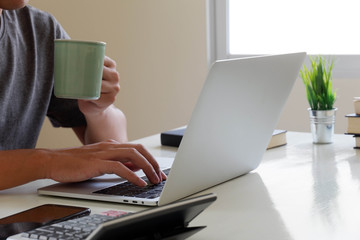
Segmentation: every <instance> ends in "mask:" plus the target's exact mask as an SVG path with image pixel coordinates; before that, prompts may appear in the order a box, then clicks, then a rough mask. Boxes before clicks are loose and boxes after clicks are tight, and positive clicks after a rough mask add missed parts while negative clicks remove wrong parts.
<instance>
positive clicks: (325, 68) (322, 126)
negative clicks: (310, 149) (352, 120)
mask: <svg viewBox="0 0 360 240" xmlns="http://www.w3.org/2000/svg"><path fill="white" fill-rule="evenodd" d="M310 62H311V69H308V68H307V67H306V66H305V65H304V67H303V69H301V70H300V77H301V78H302V80H303V82H304V85H305V88H306V96H307V100H308V102H309V105H310V108H309V109H308V111H309V115H310V122H311V132H312V136H313V141H314V143H331V142H332V136H333V135H334V125H335V112H336V110H337V108H334V103H335V100H336V92H335V91H334V90H333V85H332V82H333V81H332V70H333V66H334V60H333V59H332V60H331V61H326V60H325V58H324V57H322V56H316V57H315V58H311V57H310Z"/></svg>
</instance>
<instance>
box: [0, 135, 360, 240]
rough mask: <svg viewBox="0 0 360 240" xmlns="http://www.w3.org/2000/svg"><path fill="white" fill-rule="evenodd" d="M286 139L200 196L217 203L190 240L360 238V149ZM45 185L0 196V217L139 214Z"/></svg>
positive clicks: (345, 142)
mask: <svg viewBox="0 0 360 240" xmlns="http://www.w3.org/2000/svg"><path fill="white" fill-rule="evenodd" d="M287 140H288V144H287V145H286V146H283V147H279V148H275V149H270V150H267V151H266V153H265V155H264V158H263V161H262V163H261V164H260V166H259V167H258V168H257V169H256V170H254V171H253V172H252V173H249V174H247V175H245V176H242V177H239V178H236V179H234V180H231V181H228V182H226V183H223V184H221V185H218V186H216V187H213V188H211V189H208V190H206V191H204V192H202V193H208V192H214V193H216V194H217V195H218V200H217V201H216V202H215V203H214V204H213V205H211V206H210V207H209V208H208V209H207V210H206V211H205V212H203V213H202V214H201V215H200V216H198V217H197V218H196V219H195V220H194V221H193V223H192V225H206V226H207V228H206V229H204V230H202V231H200V232H199V233H197V234H195V235H194V236H193V237H192V238H191V239H261V240H263V239H276V240H280V239H286V240H288V239H298V240H304V239H317V240H320V239H326V240H330V239H347V240H349V239H359V236H360V227H359V224H360V150H355V149H353V146H354V145H355V141H354V139H353V137H351V136H347V135H336V136H335V141H334V143H332V144H323V145H320V144H313V143H312V139H311V135H310V134H309V133H294V132H288V133H287ZM137 142H140V143H142V144H144V145H145V146H146V147H148V149H149V150H150V152H152V153H153V155H154V156H161V157H173V156H174V155H175V153H176V148H172V147H163V146H161V145H160V138H159V135H154V136H151V137H147V138H143V139H140V140H139V141H137ZM50 183H52V181H51V180H39V181H35V182H32V183H29V184H26V185H24V186H20V187H17V188H13V189H10V190H5V191H0V218H1V217H5V216H7V215H10V214H12V213H14V212H18V211H22V210H25V209H27V208H30V207H34V206H37V205H41V204H45V203H59V204H68V205H78V206H86V207H89V208H91V209H92V212H93V213H97V212H101V211H105V210H109V209H116V210H127V211H129V210H130V211H138V210H141V209H144V207H135V206H129V205H123V204H113V203H105V202H96V201H85V200H75V199H66V198H57V197H45V196H38V195H37V194H36V189H37V188H38V187H42V186H45V185H48V184H50ZM231 189H232V190H231Z"/></svg>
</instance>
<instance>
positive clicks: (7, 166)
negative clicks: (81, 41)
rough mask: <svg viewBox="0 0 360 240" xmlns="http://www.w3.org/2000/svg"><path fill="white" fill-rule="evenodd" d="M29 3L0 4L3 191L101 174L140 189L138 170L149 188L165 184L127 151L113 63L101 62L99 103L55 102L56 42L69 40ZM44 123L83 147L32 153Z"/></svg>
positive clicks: (136, 148)
mask: <svg viewBox="0 0 360 240" xmlns="http://www.w3.org/2000/svg"><path fill="white" fill-rule="evenodd" d="M27 2H28V0H0V190H1V189H6V188H11V187H14V186H18V185H21V184H24V183H27V182H30V181H33V180H36V179H45V178H48V179H53V180H55V181H59V182H76V181H83V180H86V179H89V178H92V177H95V176H100V175H102V174H105V173H114V174H117V175H119V176H121V177H123V178H126V179H128V180H129V181H131V182H132V183H134V184H136V185H139V186H145V185H146V183H145V182H144V181H143V180H142V179H140V178H139V177H137V176H136V174H135V173H134V172H133V171H136V170H139V169H143V171H144V172H145V174H146V175H147V177H148V178H149V180H150V181H151V182H153V183H159V182H160V181H162V180H163V179H165V178H166V176H165V175H164V173H162V171H161V170H160V168H159V165H158V164H157V162H156V160H155V159H154V158H153V157H152V156H151V154H149V152H147V150H146V149H145V148H144V147H143V146H141V145H136V144H128V143H126V142H127V133H126V119H125V116H124V114H123V113H122V112H121V111H120V110H119V109H117V108H116V107H115V106H114V105H113V103H114V101H115V97H116V95H117V93H118V91H119V89H120V87H119V75H118V73H117V71H116V66H115V62H114V61H113V60H112V59H110V58H108V57H105V61H104V70H103V81H102V86H101V96H100V99H99V100H96V101H85V100H66V99H58V98H56V97H54V95H53V52H54V49H53V48H54V43H53V42H54V39H56V38H69V37H68V35H67V34H66V32H65V31H64V30H63V29H62V27H61V26H60V24H59V23H58V22H57V21H56V20H55V18H54V17H52V16H51V15H50V14H48V13H45V12H42V11H40V10H38V9H35V8H33V7H31V6H27V5H26V4H27ZM46 115H47V116H48V117H49V118H50V120H51V122H52V124H53V125H54V126H56V127H72V128H73V130H74V132H75V133H76V135H77V136H78V138H79V139H80V140H81V142H82V143H83V144H84V146H83V147H79V148H71V149H59V150H51V149H34V147H35V144H36V141H37V138H38V135H39V132H40V129H41V126H42V123H43V120H44V118H45V116H46ZM109 139H111V140H109Z"/></svg>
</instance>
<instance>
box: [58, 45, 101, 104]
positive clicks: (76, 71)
mask: <svg viewBox="0 0 360 240" xmlns="http://www.w3.org/2000/svg"><path fill="white" fill-rule="evenodd" d="M105 45H106V44H105V43H104V42H92V41H80V40H70V39H56V40H55V55H54V61H55V62H54V78H55V85H54V93H55V96H56V97H59V98H70V99H98V98H99V97H100V91H101V80H102V72H103V66H104V57H105Z"/></svg>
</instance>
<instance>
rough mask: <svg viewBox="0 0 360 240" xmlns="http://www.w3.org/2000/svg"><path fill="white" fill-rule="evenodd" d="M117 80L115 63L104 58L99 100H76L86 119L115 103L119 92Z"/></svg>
mask: <svg viewBox="0 0 360 240" xmlns="http://www.w3.org/2000/svg"><path fill="white" fill-rule="evenodd" d="M119 80H120V78H119V73H118V72H117V71H116V63H115V61H114V60H112V59H111V58H109V57H107V56H105V59H104V69H103V77H102V83H101V94H100V98H99V99H98V100H78V104H79V108H80V111H81V112H82V113H83V114H84V115H85V116H88V117H91V116H92V115H97V114H101V113H103V112H104V111H105V110H106V109H107V108H108V107H109V106H110V105H112V104H113V103H114V102H115V99H116V95H117V94H118V93H119V91H120V84H119Z"/></svg>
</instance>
